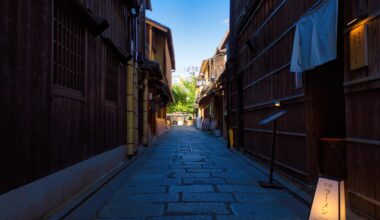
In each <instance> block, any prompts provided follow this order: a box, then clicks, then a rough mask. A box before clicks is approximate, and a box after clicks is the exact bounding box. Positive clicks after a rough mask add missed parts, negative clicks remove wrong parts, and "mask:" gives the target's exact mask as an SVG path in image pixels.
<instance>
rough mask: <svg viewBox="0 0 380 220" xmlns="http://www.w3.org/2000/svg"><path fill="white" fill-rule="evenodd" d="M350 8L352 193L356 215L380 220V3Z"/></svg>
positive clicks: (347, 71) (347, 64) (347, 74)
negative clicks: (361, 214)
mask: <svg viewBox="0 0 380 220" xmlns="http://www.w3.org/2000/svg"><path fill="white" fill-rule="evenodd" d="M350 3H351V4H344V21H343V24H345V28H344V36H343V38H344V83H343V86H344V94H345V103H346V131H347V133H346V134H347V135H346V139H345V140H346V147H347V180H348V190H347V191H348V198H349V202H350V205H351V206H352V207H353V208H354V209H356V210H358V211H360V212H362V213H365V214H366V215H367V216H368V217H371V218H373V219H380V60H379V58H380V51H379V40H380V32H379V30H380V17H379V16H380V2H379V1H376V0H369V1H360V0H353V1H351V2H350ZM358 48H359V49H358Z"/></svg>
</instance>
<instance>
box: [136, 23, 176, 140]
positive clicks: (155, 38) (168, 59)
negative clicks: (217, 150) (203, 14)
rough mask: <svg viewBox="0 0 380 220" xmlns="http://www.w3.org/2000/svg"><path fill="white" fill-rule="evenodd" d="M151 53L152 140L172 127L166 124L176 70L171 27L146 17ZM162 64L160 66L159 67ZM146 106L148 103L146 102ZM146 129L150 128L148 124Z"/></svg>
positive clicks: (148, 120) (149, 108)
mask: <svg viewBox="0 0 380 220" xmlns="http://www.w3.org/2000/svg"><path fill="white" fill-rule="evenodd" d="M146 27H147V30H148V32H147V36H148V39H149V40H148V41H147V54H148V59H149V63H148V64H149V68H148V69H149V70H150V71H149V72H147V74H146V75H145V78H144V80H147V83H148V89H147V91H145V92H146V93H147V95H148V97H145V98H147V103H148V105H147V106H148V112H147V114H148V117H147V122H148V124H147V126H148V128H147V129H148V133H147V135H148V137H147V138H148V143H147V144H149V142H150V141H151V138H152V137H153V136H154V135H157V136H159V135H161V134H163V133H165V132H166V131H167V129H168V127H167V124H166V112H167V104H168V103H169V102H173V101H174V98H173V95H172V92H171V87H172V72H173V71H174V70H175V57H174V48H173V39H172V34H171V30H170V28H169V27H166V26H164V25H162V24H160V23H158V22H156V21H154V20H151V19H147V20H146ZM157 67H159V68H157ZM143 105H144V106H145V105H146V103H144V104H143ZM144 129H146V128H144Z"/></svg>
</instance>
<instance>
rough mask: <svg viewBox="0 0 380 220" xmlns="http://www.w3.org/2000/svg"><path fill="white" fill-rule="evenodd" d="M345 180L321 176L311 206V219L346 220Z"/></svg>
mask: <svg viewBox="0 0 380 220" xmlns="http://www.w3.org/2000/svg"><path fill="white" fill-rule="evenodd" d="M344 193H345V191H344V181H343V180H339V179H334V178H328V177H319V179H318V185H317V189H316V190H315V194H314V199H313V204H312V206H311V210H310V214H309V220H314V219H326V220H329V219H334V220H335V219H336V220H346V200H345V194H344Z"/></svg>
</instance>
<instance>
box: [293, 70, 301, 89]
mask: <svg viewBox="0 0 380 220" xmlns="http://www.w3.org/2000/svg"><path fill="white" fill-rule="evenodd" d="M302 75H303V72H297V73H294V83H295V88H296V89H300V88H302V87H303V79H302V78H303V77H302Z"/></svg>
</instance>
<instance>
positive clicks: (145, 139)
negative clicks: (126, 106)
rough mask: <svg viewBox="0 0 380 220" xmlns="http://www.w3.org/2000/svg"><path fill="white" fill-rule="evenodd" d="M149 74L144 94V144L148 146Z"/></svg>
mask: <svg viewBox="0 0 380 220" xmlns="http://www.w3.org/2000/svg"><path fill="white" fill-rule="evenodd" d="M148 76H149V75H148V73H145V77H144V82H143V84H144V94H143V144H144V146H148V145H149V143H148V95H149V94H148V91H149V90H148Z"/></svg>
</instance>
